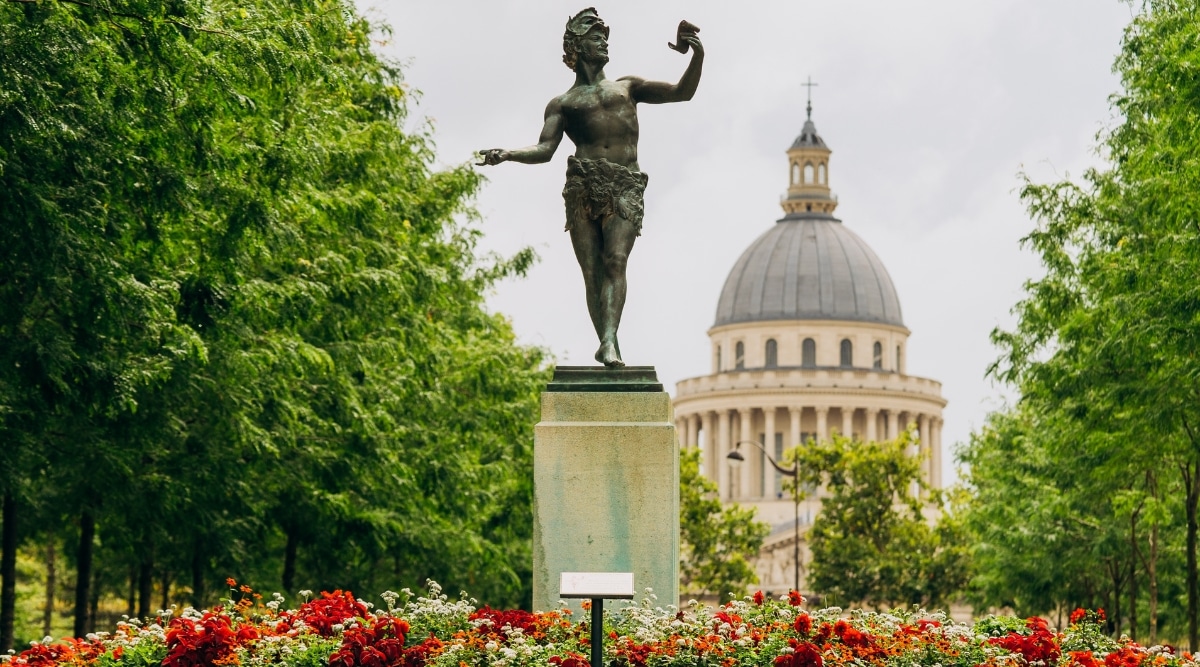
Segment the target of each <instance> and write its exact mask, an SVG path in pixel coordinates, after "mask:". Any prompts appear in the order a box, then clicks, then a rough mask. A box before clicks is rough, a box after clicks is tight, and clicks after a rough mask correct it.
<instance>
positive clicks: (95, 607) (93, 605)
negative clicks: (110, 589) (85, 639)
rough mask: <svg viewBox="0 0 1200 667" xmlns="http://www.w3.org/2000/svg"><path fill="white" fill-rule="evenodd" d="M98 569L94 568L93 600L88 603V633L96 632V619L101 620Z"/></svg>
mask: <svg viewBox="0 0 1200 667" xmlns="http://www.w3.org/2000/svg"><path fill="white" fill-rule="evenodd" d="M95 572H96V568H95V567H93V568H92V590H91V594H90V595H91V600H89V601H88V625H87V631H88V632H95V631H96V619H97V618H99V612H100V582H98V581H96V579H97V577H96V574H95Z"/></svg>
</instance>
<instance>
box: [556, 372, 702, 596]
mask: <svg viewBox="0 0 1200 667" xmlns="http://www.w3.org/2000/svg"><path fill="white" fill-rule="evenodd" d="M673 422H674V419H673V415H672V411H671V400H670V397H669V396H668V395H667V394H666V393H665V392H594V391H592V392H547V393H544V394H542V421H541V422H539V423H538V424H537V426H536V428H535V430H534V433H535V436H534V452H533V476H534V480H533V483H534V526H533V540H534V544H533V552H534V553H533V606H534V609H537V610H546V609H554V608H556V607H557V606H558V584H559V575H560V574H561V573H562V572H633V575H634V586H635V587H636V588H637V590H638V591H639V598H637V600H640V599H641V597H643V596H644V591H645V589H646V588H653V589H654V593H655V594H656V595H657V596H658V604H661V605H664V606H665V605H668V604H675V603H676V601H677V600H678V599H679V450H678V444H677V442H676V438H675V426H674V423H673ZM637 600H635V602H636V601H637ZM572 607H573V608H575V609H576V610H577V612H578V601H573V604H572ZM577 618H582V616H577Z"/></svg>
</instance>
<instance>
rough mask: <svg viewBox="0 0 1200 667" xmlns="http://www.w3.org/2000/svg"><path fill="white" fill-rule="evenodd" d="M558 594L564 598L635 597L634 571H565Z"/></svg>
mask: <svg viewBox="0 0 1200 667" xmlns="http://www.w3.org/2000/svg"><path fill="white" fill-rule="evenodd" d="M558 591H559V592H558V596H559V597H562V598H604V599H606V600H632V599H633V573H632V572H563V573H562V578H561V579H560V580H559V585H558Z"/></svg>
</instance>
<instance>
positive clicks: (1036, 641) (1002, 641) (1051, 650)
mask: <svg viewBox="0 0 1200 667" xmlns="http://www.w3.org/2000/svg"><path fill="white" fill-rule="evenodd" d="M1025 625H1026V627H1028V628H1029V629H1030V630H1033V632H1031V633H1030V634H1028V635H1022V634H1019V633H1016V632H1010V633H1008V635H1007V636H1004V637H994V638H992V639H989V640H988V643H989V644H992V645H994V646H999V647H1001V648H1004V649H1006V650H1008V651H1012V652H1013V653H1020V654H1021V656H1022V657H1024V658H1025V662H1034V661H1037V660H1041V661H1043V662H1045V663H1046V664H1050V663H1053V662H1057V661H1058V658H1059V656H1060V655H1061V651H1060V650H1059V648H1058V643H1057V642H1056V641H1055V640H1056V637H1055V636H1054V635H1053V634H1051V633H1050V630H1049V626H1048V624H1047V623H1046V619H1043V618H1037V617H1036V616H1035V617H1032V618H1029V619H1028V620H1027V622H1026V624H1025Z"/></svg>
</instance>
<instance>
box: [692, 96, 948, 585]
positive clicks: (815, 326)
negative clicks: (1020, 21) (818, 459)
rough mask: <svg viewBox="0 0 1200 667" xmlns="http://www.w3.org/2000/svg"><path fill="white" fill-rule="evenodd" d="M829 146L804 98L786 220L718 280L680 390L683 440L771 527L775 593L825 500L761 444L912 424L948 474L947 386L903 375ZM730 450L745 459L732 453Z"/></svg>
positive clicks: (880, 275) (878, 435)
mask: <svg viewBox="0 0 1200 667" xmlns="http://www.w3.org/2000/svg"><path fill="white" fill-rule="evenodd" d="M831 152H832V151H830V150H829V147H828V146H826V144H825V141H824V139H822V138H821V136H820V135H819V134H818V133H817V128H816V126H815V125H814V124H813V121H812V105H811V104H810V105H809V107H808V119H807V120H806V122H805V123H804V128H803V129H802V130H801V131H800V136H798V137H796V140H795V141H794V142H793V143H792V146H791V148H789V149H788V151H787V156H788V175H789V181H788V182H789V185H788V190H787V196H786V198H784V199H783V200H782V202H781V203H782V206H783V211H784V216H783V217H782V218H780V219H779V220H778V221H776V222H775V224H774V225H773V226H771V228H770V229H767V230H766V231H765V232H764V233H763V234H762V235H761V236H759V237H758V239H756V240H755V241H754V242H753V243H752V244H750V247H749V248H747V249H746V251H745V252H743V253H742V256H741V257H740V258H739V259H738V260H737V263H735V264H734V266H733V270H731V271H730V272H729V277H728V278H726V280H725V286H724V288H723V289H722V290H721V295H720V299H719V300H718V302H717V314H716V320H715V321H714V322H713V326H712V328H711V329H709V330H708V335H709V338H710V339H711V340H712V360H711V363H712V372H711V373H710V374H708V375H704V376H701V377H695V378H690V379H687V380H683V381H681V382H679V383H678V384H677V385H676V390H675V415H676V420H677V429H678V432H679V434H680V442H681V443H682V444H684V445H685V446H690V447H701V448H702V452H701V459H702V470H703V472H704V474H705V475H706V476H708V477H709V478H710V479H713V480H715V481H716V483H717V486H718V489H719V491H720V496H721V499H722V500H724V501H736V502H738V503H740V504H742V505H749V506H753V507H756V508H758V518H759V520H761V521H766V522H768V523H770V524H771V526H772V529H773V530H772V533H771V535H770V536H769V537H768V538H767V540H766V542H765V544H764V546H763V549H762V551H761V553H760V554H759V558H758V560H757V563H756V567H757V570H758V575H759V584H758V588H761V589H762V590H764V591H770V592H773V593H779V592H783V591H787V590H789V589H790V588H792V586H793V584H794V583H795V582H794V578H798V579H799V580H800V581H799V585H800V586H801V587H803V585H804V576H803V570H804V567H803V564H804V563H805V561H806V559H807V549H806V548H805V546H804V544H803V540H804V532H805V530H804V529H805V527H806V526H808V525H810V524H811V522H812V518H813V516H815V514H816V512H817V510H818V509H819V507H820V499H819V497H814V498H811V499H808V500H805V501H802V502H801V503H800V504H799V506H798V507H797V506H796V505H795V504H794V503H793V501H792V499H791V496H790V494H787V493H785V492H784V490H783V479H784V477H783V475H781V474H780V473H779V472H777V471H776V470H775V469H774V468H773V467H772V465H771V463H770V461H769V460H768V459H767V458H766V454H767V453H769V454H770V456H771V457H772V458H774V459H775V460H776V461H778V460H780V459H781V457H782V455H783V452H784V450H785V449H788V448H790V447H792V446H793V445H794V444H797V443H802V442H806V441H808V440H810V439H816V440H820V439H824V438H827V437H829V436H830V435H831V434H832V433H834V432H838V433H841V434H843V435H850V436H852V437H855V438H858V439H860V440H864V441H873V440H885V439H891V438H894V437H896V436H897V435H898V434H899V433H900V432H901V431H902V430H903V429H905V428H907V427H908V426H910V425H913V426H915V427H916V429H917V432H918V434H919V442H920V449H921V451H920V452H916V451H914V452H913V454H914V455H917V454H918V453H919V454H920V455H922V471H923V474H924V477H925V480H926V481H927V482H928V483H929V484H930V485H932V486H933V487H935V488H940V487H941V483H942V480H941V467H942V446H941V428H942V408H944V407H945V405H946V400H945V399H943V398H942V392H941V383H939V382H937V381H936V380H930V379H927V378H922V377H916V376H913V375H909V374H907V373H906V372H905V367H906V364H907V349H906V348H907V342H908V336H909V333H910V332H909V330H908V328H907V327H905V326H904V318H903V316H902V314H901V309H900V299H899V296H898V295H897V294H896V288H895V286H894V285H893V284H892V279H891V277H890V276H889V275H888V272H887V269H886V268H885V267H884V265H883V262H881V261H880V260H879V257H878V256H877V255H876V254H875V253H874V252H873V251H872V250H871V248H870V246H868V245H867V244H866V242H865V241H863V240H862V238H860V237H859V236H858V235H857V234H855V233H854V232H853V231H851V230H850V229H849V228H847V227H846V225H844V224H843V223H842V221H841V220H840V219H838V218H836V217H834V211H835V209H836V208H837V204H838V202H837V199H836V198H835V197H834V196H833V195H832V194H831V192H830V189H829V156H830V153H831ZM755 444H757V445H759V446H757V447H756V446H754V445H755ZM735 450H736V451H737V452H738V454H740V456H741V458H742V459H744V462H741V464H740V465H735V464H736V463H738V462H737V461H731V460H730V459H729V458H728V455H729V454H730V452H733V451H735ZM736 458H737V457H736V456H735V459H736ZM813 495H814V496H815V495H817V494H813ZM797 514H798V515H799V520H798V522H799V524H800V528H799V529H798V530H797V528H796V521H797V520H796V515H797ZM797 534H799V539H797ZM797 552H798V560H799V563H800V566H799V567H798V568H797V567H796V565H795V563H796V561H797ZM797 571H799V573H800V574H799V575H798V576H797V575H796V572H797ZM801 590H803V588H801Z"/></svg>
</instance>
